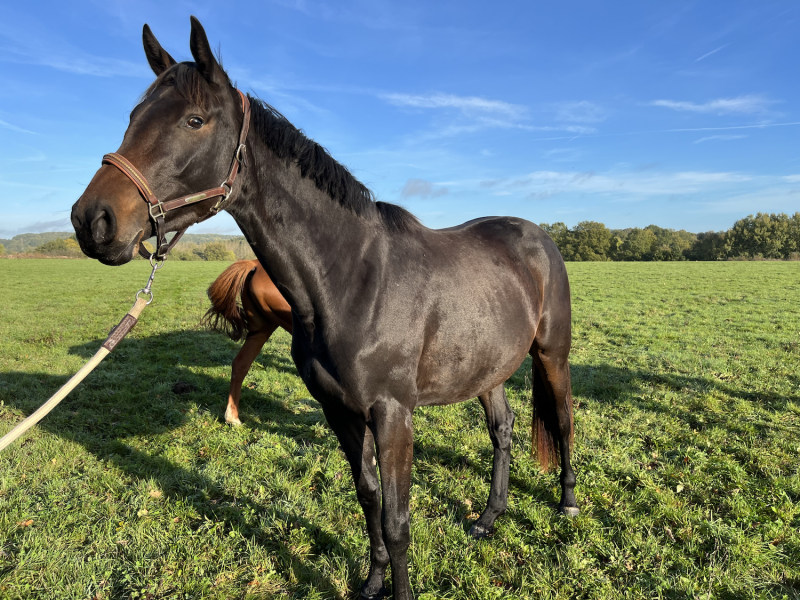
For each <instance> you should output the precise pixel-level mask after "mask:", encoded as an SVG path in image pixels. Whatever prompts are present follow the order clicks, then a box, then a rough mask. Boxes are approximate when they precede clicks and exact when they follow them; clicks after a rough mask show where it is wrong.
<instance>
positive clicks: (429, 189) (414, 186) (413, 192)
mask: <svg viewBox="0 0 800 600" xmlns="http://www.w3.org/2000/svg"><path fill="white" fill-rule="evenodd" d="M447 193H448V189H447V188H446V187H440V186H437V185H436V184H434V183H433V182H431V181H426V180H425V179H409V180H408V181H406V184H405V185H404V186H403V190H402V191H401V192H400V197H401V198H411V197H412V196H419V197H420V198H437V197H439V196H445V195H447Z"/></svg>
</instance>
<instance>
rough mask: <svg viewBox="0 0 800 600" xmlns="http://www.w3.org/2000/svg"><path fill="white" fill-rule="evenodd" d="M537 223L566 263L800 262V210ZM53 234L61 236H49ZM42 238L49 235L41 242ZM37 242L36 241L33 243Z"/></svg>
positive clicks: (25, 238) (71, 247)
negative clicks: (666, 224) (706, 222)
mask: <svg viewBox="0 0 800 600" xmlns="http://www.w3.org/2000/svg"><path fill="white" fill-rule="evenodd" d="M540 227H541V228H542V229H544V230H545V231H546V232H547V233H548V234H549V235H550V237H551V238H553V241H554V242H555V243H556V245H557V246H558V249H559V250H560V251H561V254H562V256H563V257H564V260H567V261H609V260H615V261H674V260H731V259H755V260H759V259H779V260H800V212H796V213H794V214H793V215H792V216H789V215H786V214H784V213H778V214H773V213H757V214H756V215H755V216H754V215H748V216H746V217H745V218H743V219H739V220H738V221H736V222H735V223H734V224H733V227H731V228H730V229H728V230H727V231H707V232H705V233H690V232H688V231H685V230H683V229H680V230H675V229H665V228H663V227H658V226H657V225H648V226H647V227H645V228H643V229H639V228H638V227H632V228H628V229H609V228H608V227H606V226H605V225H604V224H603V223H598V222H597V221H581V222H580V223H578V224H577V225H575V227H572V228H568V227H567V226H566V225H565V224H564V223H553V224H549V223H541V224H540ZM55 236H63V237H59V238H56V239H53V238H54V237H55ZM43 238H44V239H45V240H47V238H50V239H49V240H48V241H45V243H43V244H42V243H41V240H42V239H43ZM0 241H1V242H3V243H4V244H6V247H4V244H3V243H0V256H2V255H3V254H4V253H5V252H6V250H7V249H8V250H10V251H15V252H27V253H32V254H37V255H44V256H70V257H75V258H81V257H82V256H83V253H82V252H81V250H80V247H79V246H78V242H77V241H75V235H74V234H72V235H70V234H68V233H44V234H22V235H19V236H15V237H14V238H12V239H11V240H0ZM36 242H39V245H36V246H34V245H33V244H35V243H36ZM147 244H148V242H145V245H147ZM9 246H10V248H8V247H9ZM12 248H13V250H12ZM150 250H152V246H150ZM170 258H171V259H173V260H221V261H233V260H237V259H238V260H242V259H253V258H255V255H254V254H253V251H252V249H251V248H250V246H249V245H248V244H247V241H246V240H245V239H244V237H243V236H225V235H218V234H187V235H186V236H184V238H183V239H182V240H181V241H180V242H179V243H178V244H177V245H176V246H175V249H174V250H173V251H172V252H171V254H170Z"/></svg>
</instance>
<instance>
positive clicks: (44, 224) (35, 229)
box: [0, 218, 72, 236]
mask: <svg viewBox="0 0 800 600" xmlns="http://www.w3.org/2000/svg"><path fill="white" fill-rule="evenodd" d="M45 231H72V223H70V220H69V218H61V219H55V220H53V221H37V222H35V223H29V224H27V225H22V226H21V227H16V228H14V229H0V235H8V236H14V235H19V234H21V233H43V232H45Z"/></svg>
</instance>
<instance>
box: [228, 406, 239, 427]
mask: <svg viewBox="0 0 800 600" xmlns="http://www.w3.org/2000/svg"><path fill="white" fill-rule="evenodd" d="M225 422H226V423H227V424H228V425H233V426H235V427H238V426H239V425H241V424H242V422H241V421H240V420H239V417H238V416H237V417H234V416H233V415H232V414H231V411H230V409H228V410H226V411H225Z"/></svg>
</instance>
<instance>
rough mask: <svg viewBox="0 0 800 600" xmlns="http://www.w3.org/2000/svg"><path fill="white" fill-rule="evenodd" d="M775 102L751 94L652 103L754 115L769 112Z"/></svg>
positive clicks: (687, 110)
mask: <svg viewBox="0 0 800 600" xmlns="http://www.w3.org/2000/svg"><path fill="white" fill-rule="evenodd" d="M774 103H775V102H774V101H773V100H768V99H767V98H765V97H764V96H759V95H755V94H749V95H746V96H739V97H738V98H719V99H717V100H710V101H709V102H706V103H704V104H697V103H695V102H686V101H682V100H654V101H653V102H651V103H650V104H651V106H662V107H664V108H670V109H672V110H677V111H682V112H696V113H711V114H718V115H723V114H743V115H753V114H760V113H765V112H767V111H768V109H769V106H770V105H771V104H774Z"/></svg>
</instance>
